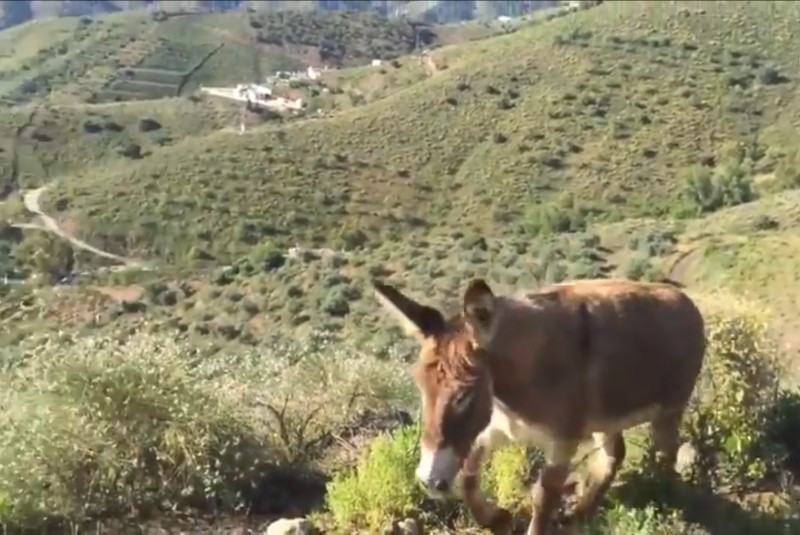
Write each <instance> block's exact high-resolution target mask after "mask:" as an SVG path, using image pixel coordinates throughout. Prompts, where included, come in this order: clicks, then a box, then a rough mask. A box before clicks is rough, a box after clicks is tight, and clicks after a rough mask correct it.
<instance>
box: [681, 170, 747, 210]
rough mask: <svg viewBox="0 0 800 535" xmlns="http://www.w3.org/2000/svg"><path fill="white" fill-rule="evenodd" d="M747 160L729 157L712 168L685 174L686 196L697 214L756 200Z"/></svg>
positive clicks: (687, 171) (685, 172) (688, 171)
mask: <svg viewBox="0 0 800 535" xmlns="http://www.w3.org/2000/svg"><path fill="white" fill-rule="evenodd" d="M750 173H751V170H750V165H749V161H748V160H744V159H740V158H730V159H728V160H726V161H725V162H723V163H722V164H721V165H719V166H717V168H716V169H714V171H713V173H712V171H711V170H710V169H708V168H706V167H701V166H694V167H691V168H689V169H687V170H686V171H684V176H683V182H684V184H685V188H686V195H687V196H688V198H689V199H690V200H691V201H692V202H693V203H694V204H695V205H696V206H697V211H698V213H703V212H713V211H714V210H718V209H719V208H722V207H723V206H736V205H737V204H743V203H746V202H750V201H752V200H754V199H755V198H756V194H755V191H754V189H753V183H752V179H751V177H750Z"/></svg>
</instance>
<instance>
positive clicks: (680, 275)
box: [667, 244, 703, 284]
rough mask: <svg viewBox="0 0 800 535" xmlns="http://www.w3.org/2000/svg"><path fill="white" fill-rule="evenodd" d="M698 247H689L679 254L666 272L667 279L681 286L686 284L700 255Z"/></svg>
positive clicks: (700, 251)
mask: <svg viewBox="0 0 800 535" xmlns="http://www.w3.org/2000/svg"><path fill="white" fill-rule="evenodd" d="M702 251H703V250H702V247H701V246H700V245H696V244H693V245H690V246H689V247H688V248H687V249H686V250H685V251H683V252H682V253H680V254H679V255H678V257H677V258H676V259H675V261H674V262H673V263H672V265H671V266H670V268H669V269H668V270H667V277H669V278H670V279H672V280H674V281H678V282H680V283H681V284H688V283H689V282H690V281H689V280H688V279H690V278H691V277H690V276H689V273H690V272H691V271H692V269H693V268H694V267H695V265H696V264H697V262H698V261H699V260H700V258H701V255H702Z"/></svg>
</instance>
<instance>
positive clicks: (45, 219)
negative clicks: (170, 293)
mask: <svg viewBox="0 0 800 535" xmlns="http://www.w3.org/2000/svg"><path fill="white" fill-rule="evenodd" d="M46 189H47V186H42V187H41V188H36V189H34V190H30V191H27V192H25V194H24V196H23V198H22V200H23V203H24V204H25V208H26V209H27V210H28V211H29V212H31V213H33V214H36V215H37V216H39V220H40V221H41V223H42V224H43V225H44V230H47V231H49V232H52V233H53V234H56V235H57V236H59V237H60V238H62V239H64V240H67V241H68V242H70V243H71V244H72V245H73V246H75V247H77V248H79V249H83V250H84V251H89V252H90V253H92V254H95V255H97V256H102V257H103V258H108V259H109V260H114V261H115V262H120V263H121V264H124V265H125V266H127V267H129V268H135V269H141V270H150V269H151V268H150V267H149V266H148V265H147V264H146V263H144V262H142V261H140V260H134V259H132V258H126V257H124V256H119V255H116V254H114V253H109V252H108V251H103V250H102V249H98V248H97V247H95V246H93V245H90V244H88V243H86V242H85V241H83V240H81V239H79V238H76V237H75V236H72V235H70V234H68V233H67V232H66V231H65V230H64V229H62V228H61V227H60V226H59V224H58V222H57V221H56V220H55V219H53V218H52V217H50V216H49V215H47V214H46V213H44V212H43V211H42V208H41V206H40V204H39V199H40V197H41V196H42V193H44V192H45V190H46ZM16 226H18V227H22V225H16ZM26 226H27V227H28V228H31V225H26ZM37 228H41V227H37Z"/></svg>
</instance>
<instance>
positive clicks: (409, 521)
mask: <svg viewBox="0 0 800 535" xmlns="http://www.w3.org/2000/svg"><path fill="white" fill-rule="evenodd" d="M397 533H398V534H399V535H420V533H422V531H421V530H420V529H419V523H417V521H416V520H415V519H413V518H406V519H405V520H401V521H400V522H398V523H397Z"/></svg>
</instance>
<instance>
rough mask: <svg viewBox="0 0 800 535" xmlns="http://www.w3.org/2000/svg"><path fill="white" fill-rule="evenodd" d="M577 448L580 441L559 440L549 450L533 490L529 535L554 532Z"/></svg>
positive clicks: (544, 534)
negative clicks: (571, 462) (557, 512)
mask: <svg viewBox="0 0 800 535" xmlns="http://www.w3.org/2000/svg"><path fill="white" fill-rule="evenodd" d="M577 449H578V442H572V441H570V442H562V441H558V442H556V443H555V444H553V445H552V447H551V449H550V451H548V452H547V454H546V458H545V466H544V468H542V472H541V474H540V475H539V479H538V481H536V484H535V485H534V486H533V490H532V492H531V494H532V499H533V515H532V518H531V523H530V524H529V525H528V535H550V534H551V533H553V528H552V524H553V520H554V518H555V513H556V511H558V508H559V507H560V506H561V496H562V495H563V494H564V488H565V486H566V482H567V477H568V476H569V473H570V461H571V460H572V456H573V455H574V454H575V451H576V450H577Z"/></svg>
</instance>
